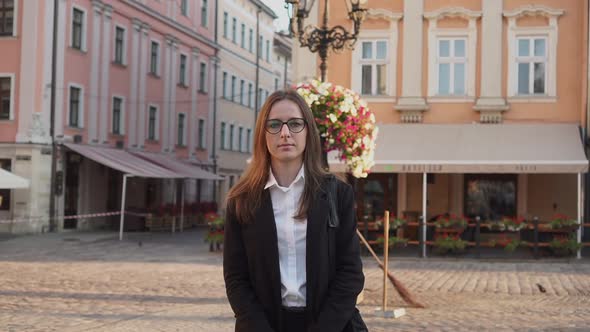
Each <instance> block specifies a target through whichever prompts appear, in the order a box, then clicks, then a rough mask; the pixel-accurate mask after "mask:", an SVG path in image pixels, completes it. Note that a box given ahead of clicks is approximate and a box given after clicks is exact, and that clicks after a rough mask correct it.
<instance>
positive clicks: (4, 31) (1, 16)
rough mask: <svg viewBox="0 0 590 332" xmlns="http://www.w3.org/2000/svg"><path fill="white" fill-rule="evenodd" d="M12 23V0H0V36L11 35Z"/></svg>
mask: <svg viewBox="0 0 590 332" xmlns="http://www.w3.org/2000/svg"><path fill="white" fill-rule="evenodd" d="M13 25H14V0H0V36H12V34H13V31H14V27H13Z"/></svg>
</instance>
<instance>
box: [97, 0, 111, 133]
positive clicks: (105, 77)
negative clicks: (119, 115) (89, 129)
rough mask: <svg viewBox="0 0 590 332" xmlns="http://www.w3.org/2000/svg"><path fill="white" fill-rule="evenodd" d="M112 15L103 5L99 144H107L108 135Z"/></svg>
mask: <svg viewBox="0 0 590 332" xmlns="http://www.w3.org/2000/svg"><path fill="white" fill-rule="evenodd" d="M112 14H113V7H111V6H109V5H105V6H104V9H103V15H104V20H103V22H102V37H103V39H102V66H101V67H102V73H101V82H100V84H101V87H100V96H101V98H100V100H101V103H102V106H101V108H100V115H99V121H100V126H99V128H100V137H99V142H102V143H103V144H106V143H108V133H109V129H110V126H109V113H111V111H110V109H111V107H110V105H111V100H112V97H111V94H110V93H109V83H110V82H109V71H110V68H111V16H112Z"/></svg>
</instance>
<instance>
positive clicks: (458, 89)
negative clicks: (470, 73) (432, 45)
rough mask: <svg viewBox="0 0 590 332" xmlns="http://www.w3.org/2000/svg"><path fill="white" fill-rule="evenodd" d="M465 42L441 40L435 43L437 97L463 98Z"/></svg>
mask: <svg viewBox="0 0 590 332" xmlns="http://www.w3.org/2000/svg"><path fill="white" fill-rule="evenodd" d="M466 45H467V40H466V39H465V38H441V39H439V40H438V42H437V74H438V84H437V86H438V88H437V95H441V96H464V95H466V91H465V87H466V85H467V84H466V83H467V82H466V81H467V50H466Z"/></svg>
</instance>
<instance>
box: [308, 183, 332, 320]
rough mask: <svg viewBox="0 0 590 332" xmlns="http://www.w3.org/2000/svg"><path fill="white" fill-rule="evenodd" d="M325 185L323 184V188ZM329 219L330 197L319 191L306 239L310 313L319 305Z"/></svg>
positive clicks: (310, 213)
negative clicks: (319, 290)
mask: <svg viewBox="0 0 590 332" xmlns="http://www.w3.org/2000/svg"><path fill="white" fill-rule="evenodd" d="M323 187H324V185H323V184H322V188H323ZM327 218H328V196H327V194H326V193H325V192H324V191H321V190H320V191H318V192H317V193H316V194H315V197H314V199H313V200H312V204H311V206H310V210H309V211H308V213H307V237H306V252H305V266H306V272H307V292H306V293H307V294H306V296H307V305H308V306H310V307H311V308H310V309H311V310H310V311H309V313H310V314H311V313H312V312H315V310H316V309H317V308H315V306H316V305H318V301H317V299H316V297H317V289H318V280H319V276H318V273H320V270H321V268H319V267H320V266H319V264H322V262H321V261H320V259H319V258H320V257H321V255H320V254H319V252H320V250H321V248H322V246H321V244H322V243H323V242H324V241H326V239H325V236H324V235H325V233H326V227H327Z"/></svg>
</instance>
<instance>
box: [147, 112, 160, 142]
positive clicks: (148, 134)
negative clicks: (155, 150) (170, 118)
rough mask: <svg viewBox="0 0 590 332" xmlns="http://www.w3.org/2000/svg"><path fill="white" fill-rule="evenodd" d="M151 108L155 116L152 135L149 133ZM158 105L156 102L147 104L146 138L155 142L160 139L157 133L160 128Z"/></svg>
mask: <svg viewBox="0 0 590 332" xmlns="http://www.w3.org/2000/svg"><path fill="white" fill-rule="evenodd" d="M152 110H154V111H155V116H154V135H153V136H152V135H151V132H150V131H151V127H150V121H151V116H152ZM159 115H160V107H159V106H158V105H156V104H149V105H148V116H147V121H148V123H147V128H148V133H147V137H148V140H150V141H154V142H157V141H158V140H159V139H160V135H159V130H160V116H159Z"/></svg>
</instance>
